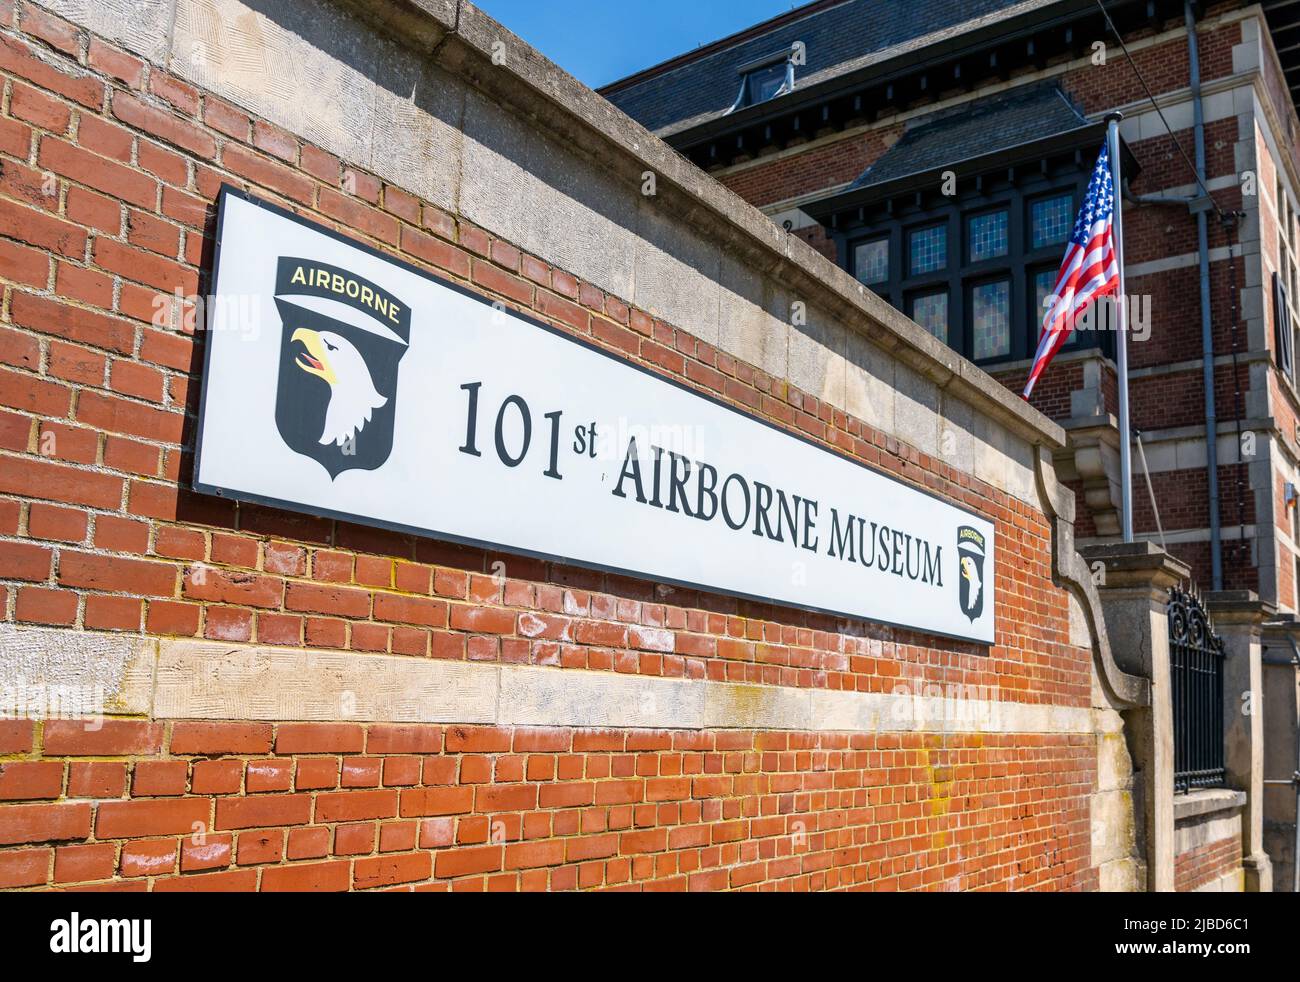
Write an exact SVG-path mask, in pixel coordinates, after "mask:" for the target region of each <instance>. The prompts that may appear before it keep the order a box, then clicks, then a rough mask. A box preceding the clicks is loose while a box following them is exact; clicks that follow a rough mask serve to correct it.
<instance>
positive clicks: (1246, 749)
mask: <svg viewBox="0 0 1300 982" xmlns="http://www.w3.org/2000/svg"><path fill="white" fill-rule="evenodd" d="M1203 600H1204V601H1205V611H1206V613H1208V614H1209V615H1210V622H1212V623H1213V627H1214V631H1216V632H1217V633H1218V636H1219V637H1222V639H1223V656H1225V658H1223V739H1225V741H1226V744H1227V747H1226V752H1225V757H1223V763H1225V766H1226V769H1227V775H1226V782H1227V786H1229V787H1230V788H1236V790H1238V791H1244V792H1245V810H1244V812H1243V813H1242V868H1243V869H1244V871H1245V890H1247V891H1248V892H1269V891H1271V890H1273V864H1271V862H1269V855H1268V853H1266V852H1265V851H1264V678H1262V667H1261V661H1260V658H1261V654H1262V648H1261V641H1262V630H1264V622H1265V620H1268V619H1270V618H1273V617H1275V615H1277V613H1278V606H1277V604H1273V602H1271V601H1266V600H1260V597H1258V594H1257V593H1255V591H1218V592H1216V593H1205V594H1203Z"/></svg>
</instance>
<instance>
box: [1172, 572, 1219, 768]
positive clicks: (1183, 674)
mask: <svg viewBox="0 0 1300 982" xmlns="http://www.w3.org/2000/svg"><path fill="white" fill-rule="evenodd" d="M1168 613H1169V663H1170V665H1169V668H1170V681H1171V683H1172V687H1173V703H1174V790H1175V791H1177V792H1182V791H1191V790H1192V789H1193V788H1212V787H1216V786H1219V785H1221V784H1223V781H1224V763H1223V757H1224V741H1223V714H1224V705H1223V657H1224V654H1223V640H1222V639H1221V638H1220V637H1219V636H1218V635H1217V634H1215V633H1214V625H1213V624H1211V623H1210V618H1209V616H1208V615H1207V614H1206V613H1205V608H1204V607H1202V606H1201V602H1200V600H1199V598H1197V596H1196V595H1195V594H1194V593H1192V592H1190V591H1187V590H1180V589H1177V588H1175V589H1172V590H1170V591H1169V606H1168Z"/></svg>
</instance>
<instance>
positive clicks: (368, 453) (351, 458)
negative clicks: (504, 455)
mask: <svg viewBox="0 0 1300 982" xmlns="http://www.w3.org/2000/svg"><path fill="white" fill-rule="evenodd" d="M275 303H276V306H277V307H278V308H279V311H280V320H281V321H282V322H283V325H284V327H283V331H282V334H281V342H280V381H279V390H278V392H277V393H276V402H275V424H276V427H277V428H278V429H279V431H280V436H281V437H283V438H284V442H285V443H286V444H288V445H289V447H290V449H292V450H293V451H295V452H296V453H300V454H302V455H303V456H306V457H311V458H312V459H313V460H315V461H317V462H318V463H320V465H321V466H322V467H324V468H325V470H326V471H328V472H329V475H330V477H331V478H335V477H338V475H339V474H341V473H343V471H346V470H353V469H356V470H375V469H376V468H378V467H380V466H382V465H383V463H384V462H385V461H386V460H388V455H389V454H390V453H391V452H392V449H393V418H394V411H395V408H396V407H395V400H396V397H397V369H398V364H399V363H400V362H401V360H402V356H403V355H404V354H406V348H407V344H408V343H409V341H410V335H411V312H410V310H408V309H407V307H406V304H404V303H402V302H401V301H400V300H398V299H397V298H396V297H394V296H393V295H392V294H390V293H388V292H387V291H385V290H383V289H381V288H380V287H378V286H376V285H375V284H373V283H371V282H370V281H368V280H364V279H362V278H361V277H359V276H356V275H354V274H352V273H348V272H346V271H345V270H342V269H338V268H337V267H334V266H329V265H327V264H325V263H320V262H313V261H310V260H307V259H296V258H293V257H289V256H285V257H282V258H281V259H280V264H279V269H278V270H277V274H276V286H275Z"/></svg>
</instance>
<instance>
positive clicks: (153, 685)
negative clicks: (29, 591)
mask: <svg viewBox="0 0 1300 982" xmlns="http://www.w3.org/2000/svg"><path fill="white" fill-rule="evenodd" d="M51 682H53V683H55V684H58V685H62V686H68V687H72V688H76V687H77V686H87V685H91V686H97V687H98V689H97V691H99V692H101V693H103V694H104V696H105V701H104V703H103V705H104V708H103V710H102V711H103V712H107V713H126V714H135V715H149V716H152V717H154V718H157V719H222V720H266V721H277V722H278V721H291V720H305V721H316V722H339V721H354V722H395V723H469V724H488V725H491V724H495V725H500V726H561V727H579V728H610V729H628V728H631V729H681V730H702V729H747V730H749V729H754V730H797V731H804V732H848V733H876V732H927V733H1056V734H1083V733H1094V732H1097V730H1098V727H1099V723H1098V721H1097V720H1096V719H1095V718H1094V713H1093V711H1092V710H1091V709H1090V708H1086V707H1078V708H1074V707H1066V706H1044V705H1030V704H1027V703H1015V702H1004V701H997V700H992V699H988V698H981V696H982V695H985V694H987V692H986V690H967V691H963V690H961V689H959V688H951V687H950V688H940V687H939V686H925V685H923V684H921V683H917V684H916V685H913V684H910V683H908V682H907V681H906V680H900V681H899V683H898V687H897V688H896V689H895V691H894V692H839V691H831V690H826V689H800V688H790V687H785V686H770V685H744V684H738V683H733V682H713V681H703V680H689V679H670V678H657V677H655V676H647V675H625V674H620V673H615V672H591V671H585V670H579V669H567V668H542V667H537V666H529V665H498V664H496V663H489V662H481V663H480V662H461V661H441V660H437V659H425V658H408V657H402V656H394V655H366V654H360V653H355V652H340V651H314V650H300V649H295V648H270V647H259V646H256V645H229V644H222V643H218V642H210V641H194V640H183V641H179V640H165V639H153V638H140V637H132V636H126V635H110V634H94V633H88V632H84V631H65V630H56V629H45V628H27V627H22V626H17V625H12V624H4V625H0V716H4V715H10V716H13V715H19V716H30V717H36V718H47V717H49V716H54V715H67V713H60V712H58V711H57V708H58V707H57V706H53V707H46V708H44V709H42V706H41V704H40V699H39V698H31V697H30V694H31V693H33V692H37V691H43V690H42V689H41V687H42V686H48V685H49V684H50V683H51ZM25 693H26V694H28V697H24V694H25ZM78 715H93V713H90V714H88V713H84V712H82V713H79V714H78Z"/></svg>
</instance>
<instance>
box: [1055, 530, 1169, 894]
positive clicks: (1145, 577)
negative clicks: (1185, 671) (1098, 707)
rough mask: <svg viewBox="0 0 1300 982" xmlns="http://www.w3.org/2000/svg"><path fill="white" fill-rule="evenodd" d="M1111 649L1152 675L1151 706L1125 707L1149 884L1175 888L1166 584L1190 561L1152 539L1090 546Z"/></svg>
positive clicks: (1132, 669) (1132, 668)
mask: <svg viewBox="0 0 1300 982" xmlns="http://www.w3.org/2000/svg"><path fill="white" fill-rule="evenodd" d="M1079 552H1080V554H1081V555H1082V556H1083V557H1084V559H1085V560H1086V561H1087V562H1088V564H1089V565H1090V566H1092V568H1093V571H1094V574H1093V578H1094V580H1095V581H1099V582H1098V584H1097V590H1098V593H1099V594H1100V596H1101V609H1102V616H1103V617H1104V618H1105V620H1106V631H1107V634H1109V636H1110V643H1111V652H1112V654H1113V655H1114V657H1115V661H1116V663H1117V664H1118V665H1119V667H1120V668H1121V669H1123V670H1124V671H1125V672H1127V673H1129V674H1131V675H1140V676H1142V677H1144V678H1148V679H1150V680H1151V701H1150V704H1149V705H1146V706H1140V707H1138V708H1136V709H1129V710H1126V711H1125V712H1124V713H1123V716H1124V728H1125V731H1126V732H1127V734H1128V739H1129V752H1130V754H1131V755H1132V758H1133V768H1134V771H1135V772H1136V773H1135V788H1136V790H1139V791H1140V792H1141V795H1142V808H1141V815H1142V819H1143V828H1142V850H1143V854H1144V855H1145V856H1146V864H1147V889H1148V890H1150V891H1172V890H1173V889H1174V718H1173V715H1174V710H1173V700H1172V698H1171V694H1170V693H1171V689H1170V685H1169V619H1168V616H1167V614H1166V607H1167V606H1168V603H1169V589H1170V587H1173V586H1177V585H1178V584H1179V583H1182V582H1184V581H1185V580H1186V579H1187V577H1188V576H1189V574H1190V572H1191V571H1190V570H1189V569H1188V567H1187V565H1186V564H1185V563H1183V562H1182V561H1180V560H1178V559H1175V558H1174V557H1173V556H1171V555H1169V554H1168V553H1167V552H1165V551H1164V550H1163V549H1161V548H1160V547H1159V546H1157V545H1155V544H1154V543H1151V542H1130V543H1123V542H1121V543H1114V544H1108V545H1097V546H1087V547H1085V548H1082V549H1080V550H1079Z"/></svg>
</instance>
